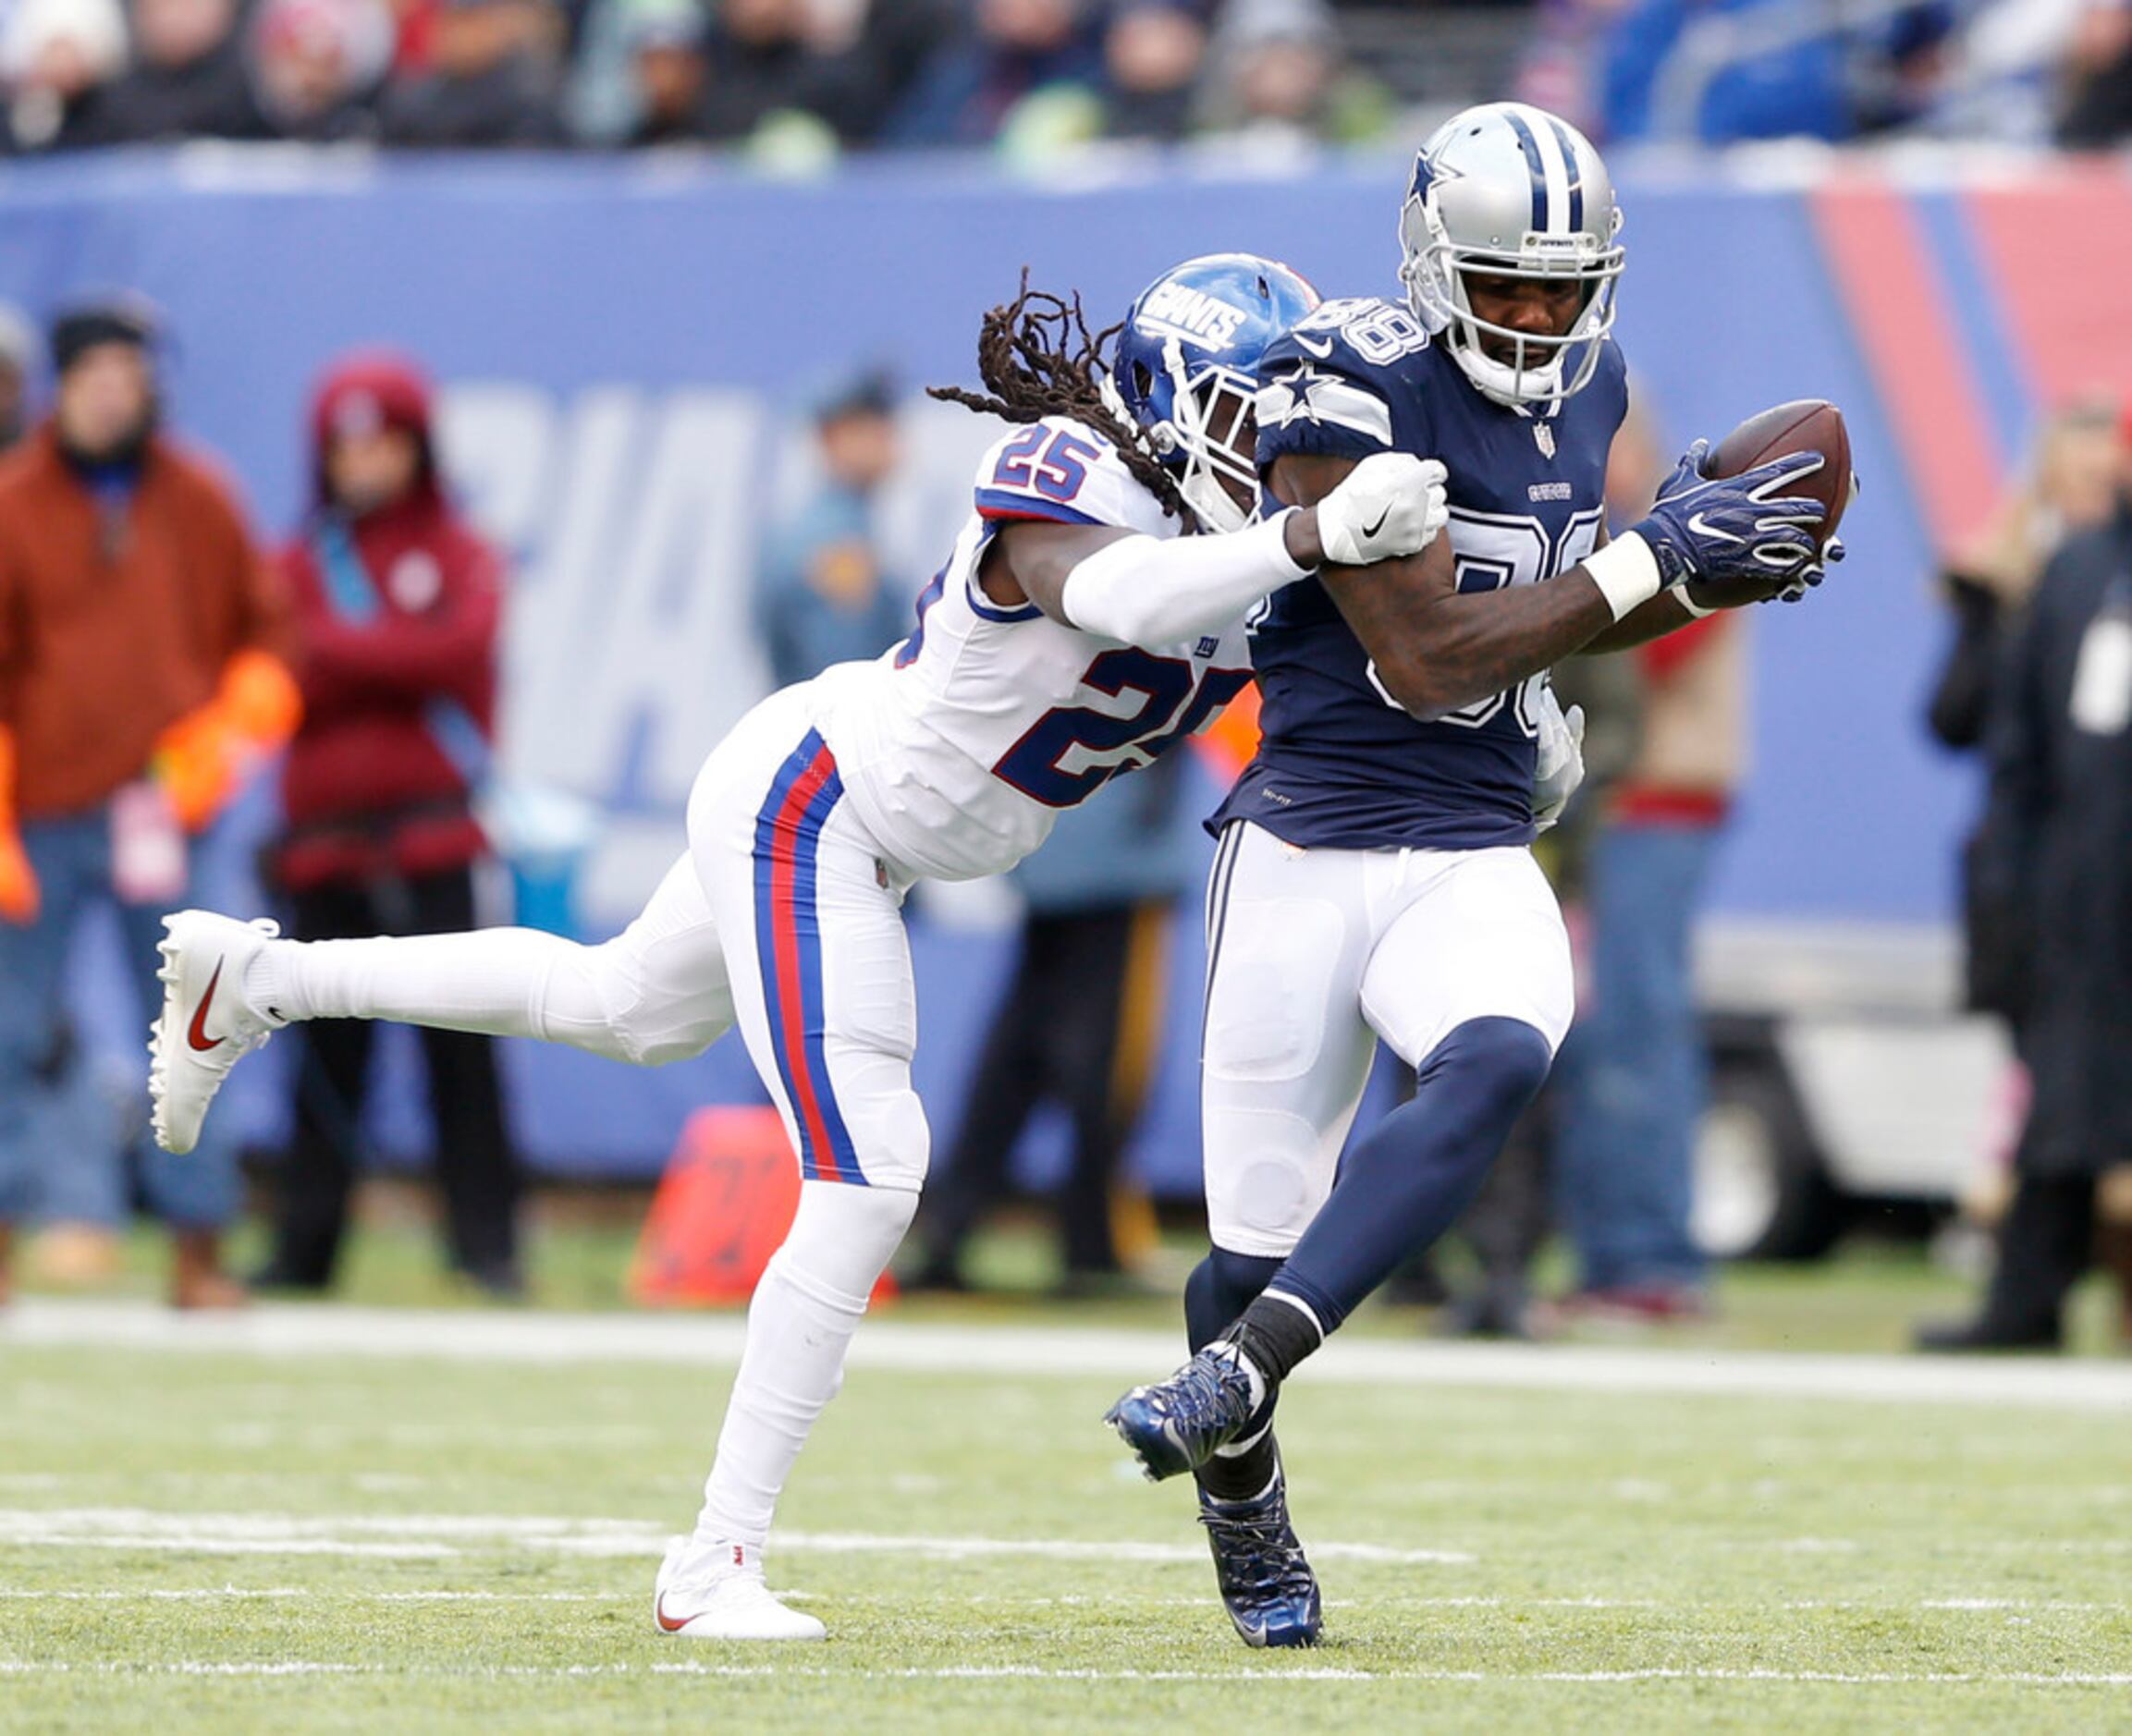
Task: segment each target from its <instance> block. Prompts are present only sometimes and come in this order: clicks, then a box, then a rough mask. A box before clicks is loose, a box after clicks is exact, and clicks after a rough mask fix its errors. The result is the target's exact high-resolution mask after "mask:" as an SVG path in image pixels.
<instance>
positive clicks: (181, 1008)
mask: <svg viewBox="0 0 2132 1736" xmlns="http://www.w3.org/2000/svg"><path fill="white" fill-rule="evenodd" d="M280 933H281V929H280V927H279V926H278V925H277V924H276V923H273V922H270V921H268V920H267V919H265V918H263V917H262V918H261V919H260V920H259V921H258V922H255V923H240V922H239V921H237V920H236V919H235V918H234V917H229V916H217V915H215V914H214V912H213V911H178V913H177V914H176V915H175V916H165V918H164V919H163V934H164V937H163V939H162V940H161V941H160V942H158V943H157V950H158V951H160V952H161V953H162V954H163V969H162V970H161V971H160V972H157V974H158V975H159V976H160V977H161V978H162V979H163V1011H162V1013H161V1014H160V1015H158V1017H157V1018H156V1021H155V1023H154V1026H153V1029H152V1030H151V1031H150V1033H149V1037H148V1094H149V1097H150V1099H151V1100H152V1101H153V1106H154V1112H153V1118H152V1119H153V1122H154V1126H155V1143H157V1144H159V1145H161V1146H162V1147H163V1149H164V1150H165V1151H166V1152H173V1153H176V1154H178V1155H181V1156H182V1155H184V1154H185V1153H187V1152H189V1151H190V1150H191V1149H192V1148H193V1146H195V1145H196V1144H198V1143H200V1124H201V1123H202V1121H204V1120H205V1119H207V1106H208V1105H209V1104H211V1103H213V1102H214V1094H215V1093H216V1092H217V1091H219V1090H221V1089H222V1082H223V1081H224V1080H225V1079H227V1078H228V1077H229V1070H230V1069H231V1068H232V1067H235V1066H236V1065H237V1063H238V1062H239V1060H240V1059H241V1058H242V1057H245V1056H247V1055H249V1054H251V1051H252V1050H254V1049H256V1048H257V1047H258V1046H259V1045H261V1044H263V1043H264V1042H265V1041H266V1039H267V1038H268V1037H269V1036H271V1035H272V1034H273V1033H274V1032H275V1031H276V1030H277V1029H278V1028H279V1023H280V1022H281V1021H276V1020H274V1019H271V1018H269V1017H267V1016H266V1015H264V1014H263V1013H260V1012H256V1011H254V1010H253V1009H252V1008H251V1004H250V1003H249V1002H247V1001H246V999H245V998H244V972H245V967H246V966H247V965H249V964H250V963H251V960H252V959H253V958H254V957H255V956H256V955H257V953H258V951H259V949H260V947H263V946H264V945H265V944H266V943H267V942H268V941H270V940H272V939H273V938H274V937H275V936H276V935H278V934H280Z"/></svg>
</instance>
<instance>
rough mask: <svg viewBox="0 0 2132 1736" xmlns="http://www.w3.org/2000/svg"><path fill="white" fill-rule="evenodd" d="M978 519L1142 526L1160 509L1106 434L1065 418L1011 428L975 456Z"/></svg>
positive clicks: (1145, 525) (1050, 418)
mask: <svg viewBox="0 0 2132 1736" xmlns="http://www.w3.org/2000/svg"><path fill="white" fill-rule="evenodd" d="M975 495H976V505H977V512H978V515H979V516H980V517H981V518H985V519H988V520H999V521H1001V522H1012V521H1014V520H1024V519H1048V520H1052V521H1053V522H1055V523H1059V524H1105V525H1120V526H1123V527H1125V528H1127V529H1129V530H1146V529H1148V528H1149V526H1148V525H1147V524H1146V520H1147V518H1148V515H1149V513H1150V512H1152V513H1153V515H1154V517H1155V518H1156V519H1157V520H1160V519H1161V518H1162V516H1163V513H1162V507H1161V505H1160V503H1159V502H1158V501H1157V500H1156V498H1155V496H1154V495H1152V494H1150V493H1149V492H1148V490H1147V488H1146V485H1145V484H1144V483H1142V482H1141V481H1140V479H1139V478H1138V477H1136V476H1134V475H1133V472H1132V471H1130V470H1128V469H1127V468H1126V466H1125V460H1124V459H1123V458H1121V457H1120V456H1119V453H1118V448H1117V446H1115V445H1114V444H1112V442H1111V441H1110V439H1109V437H1108V436H1107V435H1105V434H1100V433H1098V432H1097V430H1096V429H1094V428H1091V427H1089V426H1087V425H1086V424H1085V423H1084V422H1075V421H1073V420H1072V418H1070V417H1065V416H1047V417H1045V418H1044V419H1043V421H1041V422H1030V423H1028V424H1026V425H1025V426H1023V427H1020V428H1015V429H1011V430H1010V431H1009V432H1008V433H1007V434H1005V435H1003V436H1002V437H1001V438H1000V439H999V440H997V441H995V442H994V443H993V445H992V446H991V448H990V449H989V450H988V451H987V452H986V454H985V456H984V457H983V458H981V459H979V460H978V464H977V476H976V487H975Z"/></svg>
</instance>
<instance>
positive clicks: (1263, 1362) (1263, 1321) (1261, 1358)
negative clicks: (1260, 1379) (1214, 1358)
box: [1229, 1294, 1325, 1404]
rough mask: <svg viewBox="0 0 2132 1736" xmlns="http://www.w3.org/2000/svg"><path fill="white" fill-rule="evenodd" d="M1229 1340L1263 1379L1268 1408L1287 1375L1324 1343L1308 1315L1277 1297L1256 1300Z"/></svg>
mask: <svg viewBox="0 0 2132 1736" xmlns="http://www.w3.org/2000/svg"><path fill="white" fill-rule="evenodd" d="M1229 1336H1230V1338H1231V1340H1233V1341H1234V1343H1235V1344H1236V1345H1237V1347H1238V1348H1239V1349H1241V1350H1242V1351H1243V1352H1244V1355H1246V1356H1248V1357H1249V1358H1250V1359H1251V1362H1252V1365H1253V1366H1254V1367H1255V1368H1256V1369H1257V1370H1258V1372H1259V1373H1260V1374H1262V1375H1265V1376H1266V1401H1267V1402H1268V1404H1270V1403H1271V1402H1272V1401H1273V1396H1274V1394H1275V1393H1276V1392H1277V1391H1278V1390H1279V1389H1280V1383H1281V1382H1282V1381H1284V1380H1286V1379H1287V1378H1288V1375H1289V1371H1290V1370H1291V1369H1293V1367H1294V1366H1295V1365H1296V1363H1300V1362H1301V1361H1302V1360H1303V1359H1304V1358H1305V1357H1306V1356H1308V1355H1309V1354H1310V1353H1311V1351H1315V1350H1316V1349H1317V1347H1318V1346H1319V1345H1320V1344H1323V1343H1324V1342H1325V1334H1324V1332H1323V1331H1321V1330H1320V1329H1319V1327H1318V1324H1317V1321H1316V1320H1315V1319H1314V1318H1312V1316H1311V1314H1310V1311H1309V1310H1308V1309H1306V1308H1298V1307H1297V1306H1296V1305H1295V1304H1294V1303H1293V1302H1289V1301H1286V1300H1284V1299H1283V1298H1282V1297H1280V1295H1278V1294H1269V1295H1264V1296H1261V1297H1259V1298H1258V1300H1257V1301H1256V1302H1253V1303H1252V1304H1251V1306H1250V1307H1248V1308H1246V1309H1245V1310H1244V1314H1243V1315H1242V1317H1241V1318H1240V1319H1238V1321H1237V1323H1236V1325H1235V1326H1234V1327H1232V1328H1231V1331H1230V1334H1229Z"/></svg>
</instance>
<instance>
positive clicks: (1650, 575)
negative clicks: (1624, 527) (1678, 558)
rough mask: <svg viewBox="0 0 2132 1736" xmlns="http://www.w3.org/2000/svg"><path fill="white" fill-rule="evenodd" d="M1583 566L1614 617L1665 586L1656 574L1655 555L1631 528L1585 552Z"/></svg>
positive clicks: (1654, 594) (1623, 613)
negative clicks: (1600, 545)
mask: <svg viewBox="0 0 2132 1736" xmlns="http://www.w3.org/2000/svg"><path fill="white" fill-rule="evenodd" d="M1584 569H1585V571H1586V572H1587V573H1588V574H1590V575H1591V581H1592V583H1594V584H1596V585H1597V586H1599V594H1600V595H1601V596H1603V597H1605V598H1606V600H1607V607H1608V608H1610V609H1611V610H1612V611H1613V613H1614V619H1615V620H1617V621H1618V620H1620V619H1621V618H1622V617H1624V616H1625V615H1627V614H1628V613H1630V611H1632V610H1634V609H1640V608H1641V607H1643V605H1645V604H1647V603H1648V602H1649V601H1650V600H1651V599H1652V598H1653V597H1655V596H1657V595H1658V593H1660V591H1663V590H1664V589H1665V585H1664V583H1663V582H1662V581H1660V578H1659V560H1658V556H1656V555H1654V554H1652V553H1651V551H1650V544H1648V543H1646V542H1645V541H1644V540H1643V538H1642V537H1640V536H1638V535H1637V534H1636V532H1634V531H1624V532H1622V533H1621V535H1619V536H1617V537H1615V538H1614V540H1613V541H1612V542H1611V543H1609V544H1607V545H1606V546H1605V547H1604V548H1600V549H1594V550H1593V551H1592V552H1591V553H1590V554H1589V555H1587V556H1585V558H1584Z"/></svg>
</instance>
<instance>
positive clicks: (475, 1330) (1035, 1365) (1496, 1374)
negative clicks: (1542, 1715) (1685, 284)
mask: <svg viewBox="0 0 2132 1736" xmlns="http://www.w3.org/2000/svg"><path fill="white" fill-rule="evenodd" d="M744 1331H745V1322H744V1321H743V1320H742V1319H741V1317H740V1316H739V1315H718V1316H705V1315H683V1316H673V1315H665V1314H649V1315H647V1314H560V1313H558V1314H546V1313H540V1314H532V1313H529V1314H503V1313H496V1314H482V1313H474V1312H469V1311H445V1310H423V1309H379V1308H355V1307H346V1306H340V1305H335V1306H333V1307H318V1306H315V1305H310V1306H307V1305H304V1304H301V1303H272V1302H268V1303H261V1304H258V1305H256V1306H254V1307H252V1308H250V1309H247V1310H245V1311H244V1312H243V1313H241V1314H229V1315H223V1316H215V1315H206V1314H201V1315H181V1314H174V1313H173V1312H172V1311H170V1310H168V1309H165V1308H160V1307H157V1306H156V1305H154V1304H153V1303H149V1302H83V1301H56V1300H53V1299H51V1298H45V1297H30V1298H26V1299H24V1300H23V1301H22V1302H18V1304H16V1305H15V1306H14V1307H13V1308H12V1309H11V1310H10V1314H9V1318H8V1319H7V1320H6V1323H5V1324H0V1342H9V1343H14V1344H18V1345H34V1344H43V1345H68V1346H87V1345H104V1346H114V1347H120V1348H127V1349H135V1350H154V1351H212V1352H217V1353H223V1354H227V1353H230V1352H240V1353H249V1354H259V1355H267V1356H300V1357H302V1358H304V1359H305V1360H306V1361H315V1360H317V1359H318V1358H320V1357H322V1356H330V1355H334V1354H347V1355H361V1356H393V1357H413V1358H431V1357H443V1358H447V1359H450V1360H458V1361H468V1360H471V1361H477V1362H494V1363H551V1364H558V1363H559V1364H575V1363H681V1364H688V1365H692V1366H699V1367H700V1366H703V1365H705V1364H706V1363H715V1364H722V1365H730V1364H731V1363H736V1362H738V1360H739V1358H740V1352H741V1344H742V1337H743V1333H744ZM1033 1337H1035V1338H1040V1339H1041V1341H1042V1344H1043V1354H1042V1355H1041V1356H1040V1357H1032V1356H1031V1354H1030V1343H1031V1339H1032V1338H1033ZM1175 1360H1176V1347H1175V1344H1174V1342H1173V1340H1172V1338H1171V1335H1170V1334H1169V1333H1167V1332H1155V1331H1145V1330H1141V1331H1133V1330H1122V1329H1114V1328H1112V1329H1105V1328H1093V1327H1062V1328H1057V1329H1051V1330H1046V1331H1044V1332H1042V1333H1040V1334H1033V1333H1032V1332H1031V1331H1030V1330H1029V1329H1028V1328H1026V1327H1022V1326H1015V1327H999V1326H991V1327H987V1326H955V1325H945V1324H937V1323H936V1324H920V1323H915V1322H901V1321H895V1320H886V1321H879V1322H874V1323H870V1324H869V1325H868V1326H867V1327H866V1329H865V1330H864V1331H863V1332H861V1333H860V1334H859V1337H858V1339H856V1341H855V1342H854V1344H853V1346H852V1365H853V1366H854V1368H856V1369H858V1370H860V1371H861V1372H864V1371H870V1370H879V1369H888V1370H897V1371H901V1372H903V1373H918V1374H939V1375H1014V1376H1016V1377H1018V1378H1027V1377H1030V1376H1032V1375H1036V1376H1042V1375H1052V1376H1071V1377H1076V1378H1078V1377H1094V1376H1100V1377H1103V1378H1108V1379H1118V1378H1131V1377H1133V1376H1135V1375H1146V1373H1147V1372H1148V1370H1150V1369H1160V1368H1166V1367H1169V1366H1170V1364H1171V1363H1174V1362H1175ZM1304 1378H1305V1379H1306V1380H1311V1381H1329V1382H1339V1383H1346V1384H1356V1383H1361V1384H1366V1385H1372V1386H1386V1385H1391V1386H1402V1387H1446V1386H1447V1387H1466V1388H1495V1389H1513V1390H1524V1391H1543V1392H1587V1393H1591V1394H1594V1395H1596V1396H1599V1397H1607V1398H1616V1397H1620V1396H1621V1395H1623V1394H1624V1393H1626V1394H1648V1393H1665V1394H1678V1395H1683V1396H1697V1395H1724V1396H1731V1397H1742V1398H1801V1399H1839V1400H1859V1401H1866V1402H1876V1403H1891V1402H1892V1403H1902V1404H1941V1403H1943V1404H1962V1405H1976V1404H1987V1405H1994V1406H2006V1405H2028V1406H2037V1407H2042V1408H2047V1409H2055V1410H2072V1411H2087V1412H2101V1413H2107V1414H2119V1415H2123V1414H2132V1368H2127V1367H2126V1366H2124V1365H2123V1364H2118V1363H2103V1362H2093V1363H2081V1362H2068V1361H2060V1362H2055V1363H2009V1362H2004V1361H1995V1360H1993V1359H1991V1358H1989V1357H1984V1356H1976V1357H1958V1356H1957V1357H1934V1358H1930V1359H1918V1358H1913V1357H1902V1356H1880V1355H1812V1354H1801V1353H1796V1352H1792V1351H1708V1350H1701V1349H1695V1350H1679V1351H1669V1350H1641V1349H1615V1348H1610V1347H1601V1346H1574V1347H1571V1346H1560V1345H1540V1346H1533V1345H1477V1344H1429V1343H1416V1342H1413V1341H1410V1340H1403V1339H1360V1338H1350V1339H1340V1340H1338V1341H1336V1342H1334V1343H1332V1344H1329V1345H1328V1346H1327V1347H1326V1349H1325V1350H1324V1351H1323V1352H1322V1353H1321V1354H1319V1355H1318V1356H1316V1357H1313V1358H1312V1359H1311V1363H1310V1367H1309V1369H1308V1371H1307V1372H1306V1374H1305V1375H1304Z"/></svg>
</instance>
